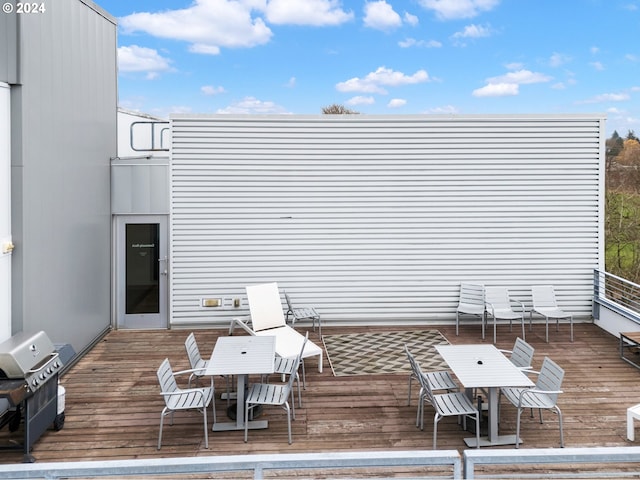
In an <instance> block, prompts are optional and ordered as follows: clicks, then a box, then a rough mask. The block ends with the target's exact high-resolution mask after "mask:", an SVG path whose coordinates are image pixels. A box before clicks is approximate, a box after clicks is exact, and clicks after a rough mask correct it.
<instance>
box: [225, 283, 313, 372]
mask: <svg viewBox="0 0 640 480" xmlns="http://www.w3.org/2000/svg"><path fill="white" fill-rule="evenodd" d="M246 290H247V300H248V301H249V311H250V313H251V318H250V319H249V321H244V320H243V319H241V318H234V319H233V320H232V321H231V326H230V327H229V335H232V334H233V330H234V328H235V326H236V325H237V326H239V327H241V328H242V329H243V330H245V331H246V332H247V333H249V334H250V335H262V336H274V337H276V355H278V356H280V357H283V358H295V357H296V356H297V355H298V354H299V353H300V348H301V347H302V342H304V338H305V337H304V335H302V334H300V333H298V332H297V331H296V330H294V329H293V328H292V327H290V326H289V325H287V323H286V320H285V317H284V312H283V310H282V302H281V300H280V292H279V290H278V284H277V283H275V282H273V283H265V284H261V285H251V286H248V287H246ZM322 355H323V351H322V348H320V347H319V346H318V345H316V344H315V343H313V342H312V341H308V342H307V344H306V346H305V348H304V351H303V353H302V358H303V359H305V358H309V357H318V371H319V372H322ZM304 377H305V375H304V363H303V364H302V378H303V383H304V382H305V380H304Z"/></svg>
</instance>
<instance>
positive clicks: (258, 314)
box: [246, 282, 286, 332]
mask: <svg viewBox="0 0 640 480" xmlns="http://www.w3.org/2000/svg"><path fill="white" fill-rule="evenodd" d="M246 290H247V300H248V301H249V311H250V312H251V324H252V326H253V330H254V331H256V332H258V331H260V330H267V329H270V328H276V327H283V326H285V325H286V321H285V318H284V313H283V311H282V302H281V301H280V292H279V291H278V284H277V283H275V282H273V283H264V284H262V285H251V286H248V287H246Z"/></svg>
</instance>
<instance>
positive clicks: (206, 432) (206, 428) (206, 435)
mask: <svg viewBox="0 0 640 480" xmlns="http://www.w3.org/2000/svg"><path fill="white" fill-rule="evenodd" d="M214 408H215V407H214ZM202 416H203V417H204V420H203V423H204V448H206V449H207V450H208V449H209V426H208V423H207V407H206V405H205V406H204V408H203V409H202Z"/></svg>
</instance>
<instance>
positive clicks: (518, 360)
mask: <svg viewBox="0 0 640 480" xmlns="http://www.w3.org/2000/svg"><path fill="white" fill-rule="evenodd" d="M499 350H500V351H501V352H502V353H508V354H509V360H511V363H513V364H514V365H515V366H516V367H518V368H519V369H520V370H522V371H523V372H524V373H525V374H528V373H535V372H534V371H533V367H532V363H533V354H534V353H535V348H533V346H531V345H530V344H528V343H527V342H525V341H524V340H523V339H521V338H520V337H518V338H516V341H515V343H514V344H513V349H512V350H503V349H499ZM501 398H502V390H500V392H499V393H498V410H499V409H500V405H501V402H500V399H501ZM498 417H499V416H498Z"/></svg>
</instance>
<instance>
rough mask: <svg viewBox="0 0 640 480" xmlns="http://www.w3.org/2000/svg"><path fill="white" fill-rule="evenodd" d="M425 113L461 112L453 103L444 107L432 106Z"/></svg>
mask: <svg viewBox="0 0 640 480" xmlns="http://www.w3.org/2000/svg"><path fill="white" fill-rule="evenodd" d="M425 113H435V114H441V115H442V114H447V115H451V114H456V113H459V112H458V109H457V108H456V107H454V106H453V105H444V106H442V107H433V108H430V109H429V110H427V111H426V112H425Z"/></svg>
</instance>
